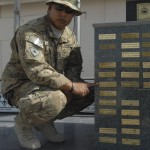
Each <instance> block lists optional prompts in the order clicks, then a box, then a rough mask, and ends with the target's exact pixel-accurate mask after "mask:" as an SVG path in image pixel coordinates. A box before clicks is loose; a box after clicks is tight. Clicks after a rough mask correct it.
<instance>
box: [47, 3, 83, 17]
mask: <svg viewBox="0 0 150 150" xmlns="http://www.w3.org/2000/svg"><path fill="white" fill-rule="evenodd" d="M49 3H58V4H62V5H66V6H68V7H70V8H71V9H73V10H75V15H76V16H80V15H82V11H81V10H80V8H78V6H77V2H76V0H47V1H46V2H45V4H46V5H49Z"/></svg>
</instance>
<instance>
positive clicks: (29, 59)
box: [16, 31, 70, 89]
mask: <svg viewBox="0 0 150 150" xmlns="http://www.w3.org/2000/svg"><path fill="white" fill-rule="evenodd" d="M16 40H17V44H18V53H19V56H20V61H21V64H22V67H23V69H24V71H25V73H26V75H27V76H28V78H29V79H30V80H31V81H32V82H34V83H36V84H39V85H43V86H49V87H52V88H55V89H59V88H60V87H61V86H63V85H65V84H66V83H68V82H69V81H70V80H69V79H67V78H66V77H65V76H64V75H62V74H60V73H58V72H57V71H56V70H55V69H54V68H52V67H51V66H50V65H49V64H48V63H47V62H46V61H45V57H44V42H43V40H42V39H41V37H40V36H38V35H37V34H35V33H33V32H25V33H24V32H19V31H18V33H17V39H16Z"/></svg>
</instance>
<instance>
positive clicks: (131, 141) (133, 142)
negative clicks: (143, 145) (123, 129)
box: [122, 138, 140, 145]
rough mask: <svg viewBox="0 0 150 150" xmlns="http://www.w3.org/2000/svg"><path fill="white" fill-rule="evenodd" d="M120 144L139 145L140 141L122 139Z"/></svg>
mask: <svg viewBox="0 0 150 150" xmlns="http://www.w3.org/2000/svg"><path fill="white" fill-rule="evenodd" d="M122 144H125V145H140V140H139V139H125V138H123V139H122Z"/></svg>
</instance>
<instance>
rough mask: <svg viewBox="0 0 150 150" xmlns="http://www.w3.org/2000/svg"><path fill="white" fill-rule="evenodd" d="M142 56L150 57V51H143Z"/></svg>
mask: <svg viewBox="0 0 150 150" xmlns="http://www.w3.org/2000/svg"><path fill="white" fill-rule="evenodd" d="M142 57H150V52H142Z"/></svg>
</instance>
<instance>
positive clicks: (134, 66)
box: [121, 62, 140, 68]
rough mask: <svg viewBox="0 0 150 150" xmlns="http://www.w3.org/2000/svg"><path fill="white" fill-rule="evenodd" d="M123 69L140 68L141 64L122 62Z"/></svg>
mask: <svg viewBox="0 0 150 150" xmlns="http://www.w3.org/2000/svg"><path fill="white" fill-rule="evenodd" d="M121 67H124V68H138V67H140V62H121Z"/></svg>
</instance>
